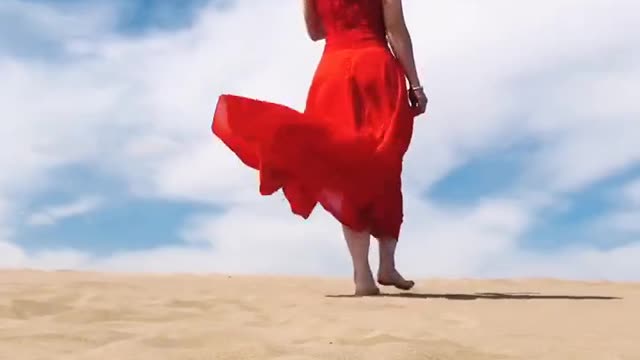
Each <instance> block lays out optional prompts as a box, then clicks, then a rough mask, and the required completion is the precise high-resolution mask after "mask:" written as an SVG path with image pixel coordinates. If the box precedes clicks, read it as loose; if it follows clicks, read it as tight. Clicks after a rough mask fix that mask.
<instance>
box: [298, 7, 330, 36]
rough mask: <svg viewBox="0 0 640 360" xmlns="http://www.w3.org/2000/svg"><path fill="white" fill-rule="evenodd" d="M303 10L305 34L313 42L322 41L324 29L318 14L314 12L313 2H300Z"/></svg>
mask: <svg viewBox="0 0 640 360" xmlns="http://www.w3.org/2000/svg"><path fill="white" fill-rule="evenodd" d="M302 1H303V8H304V21H305V23H306V25H307V33H308V34H309V37H310V38H311V40H313V41H318V40H322V39H324V38H325V32H324V28H323V26H322V22H321V21H320V17H319V16H318V12H317V11H316V2H315V0H302Z"/></svg>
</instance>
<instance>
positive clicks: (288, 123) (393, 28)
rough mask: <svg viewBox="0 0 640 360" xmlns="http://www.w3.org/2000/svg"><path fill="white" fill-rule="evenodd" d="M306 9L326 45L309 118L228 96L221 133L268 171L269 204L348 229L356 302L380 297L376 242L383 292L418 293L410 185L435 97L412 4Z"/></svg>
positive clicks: (326, 1) (371, 0)
mask: <svg viewBox="0 0 640 360" xmlns="http://www.w3.org/2000/svg"><path fill="white" fill-rule="evenodd" d="M303 1H304V3H303V4H304V6H303V8H304V18H305V21H306V25H307V31H308V34H309V37H310V38H311V39H312V40H314V41H318V40H322V39H324V40H325V49H324V53H323V55H322V59H321V61H320V63H319V64H318V67H317V69H316V72H315V75H314V78H313V81H312V84H311V87H310V89H309V93H308V97H307V103H306V107H305V110H304V113H299V112H297V111H295V110H293V109H291V108H288V107H286V106H283V105H280V104H274V103H269V102H265V101H260V100H254V99H248V98H245V97H241V96H235V95H222V96H220V98H219V100H218V104H217V106H216V111H215V114H214V118H213V125H212V129H213V132H214V134H215V135H216V136H218V137H219V138H220V139H221V140H222V141H223V142H224V143H225V144H226V145H227V146H228V147H229V148H230V149H231V150H232V151H233V152H234V153H235V154H236V155H237V156H238V157H239V158H240V160H242V161H243V162H244V163H245V164H246V165H248V166H250V167H252V168H255V169H257V170H259V174H260V193H261V194H262V195H270V194H273V193H274V192H276V191H278V190H280V189H282V190H283V193H284V195H285V197H286V198H287V200H288V202H289V204H290V206H291V210H292V212H293V213H295V214H297V215H300V216H302V217H303V218H305V219H306V218H307V217H308V216H309V215H310V214H311V211H312V210H313V208H314V207H315V206H316V204H318V203H319V204H321V206H322V207H323V208H324V209H325V210H327V211H328V212H329V213H331V214H332V215H333V216H334V217H335V218H336V219H337V220H338V221H339V222H340V223H341V224H342V228H343V233H344V237H345V239H346V242H347V245H348V248H349V252H350V253H351V258H352V262H353V270H354V282H355V293H356V295H361V296H362V295H376V294H379V292H380V290H379V288H378V286H377V285H376V281H375V280H374V278H373V274H372V272H371V268H370V266H369V259H368V254H369V242H370V237H371V236H373V237H375V238H377V239H378V242H379V246H380V266H379V268H378V274H377V283H378V284H380V285H383V286H395V287H396V288H399V289H403V290H409V289H411V288H412V287H413V285H414V282H413V281H410V280H406V279H404V278H403V277H402V275H400V273H399V272H398V271H397V269H396V265H395V252H396V244H397V241H398V237H399V234H400V227H401V224H402V220H403V208H402V207H403V205H402V190H401V179H400V178H401V172H402V160H403V157H404V154H405V152H406V151H407V148H408V146H409V143H410V140H411V136H412V132H413V118H414V117H415V116H417V115H420V114H422V113H424V112H425V110H426V106H427V97H426V96H425V93H424V91H423V88H422V86H421V85H420V81H419V79H418V75H417V72H416V66H415V64H414V59H413V50H412V44H411V38H410V36H409V33H408V31H407V28H406V25H405V22H404V16H403V9H402V1H401V0H303ZM407 81H408V83H409V85H408V86H409V90H408V91H407Z"/></svg>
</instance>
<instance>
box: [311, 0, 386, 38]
mask: <svg viewBox="0 0 640 360" xmlns="http://www.w3.org/2000/svg"><path fill="white" fill-rule="evenodd" d="M316 8H317V11H318V15H319V16H320V18H321V20H322V24H323V26H324V30H325V32H326V39H327V44H328V45H331V44H334V43H340V44H345V45H346V44H350V45H357V44H358V43H361V42H369V41H376V42H383V41H385V26H384V16H383V9H382V0H316Z"/></svg>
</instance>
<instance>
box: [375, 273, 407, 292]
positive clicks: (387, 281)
mask: <svg viewBox="0 0 640 360" xmlns="http://www.w3.org/2000/svg"><path fill="white" fill-rule="evenodd" d="M378 284H380V285H383V286H394V287H396V288H397V289H400V290H411V288H413V286H414V285H415V282H413V281H412V280H406V279H405V278H404V277H402V275H400V273H399V272H398V271H397V270H395V269H394V270H391V271H381V272H379V273H378Z"/></svg>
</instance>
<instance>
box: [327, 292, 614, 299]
mask: <svg viewBox="0 0 640 360" xmlns="http://www.w3.org/2000/svg"><path fill="white" fill-rule="evenodd" d="M326 297H329V298H357V297H360V296H356V295H326ZM371 297H393V298H409V299H446V300H620V299H622V298H620V297H615V296H597V295H596V296H590V295H543V294H540V293H529V292H522V293H500V292H480V293H472V294H455V293H443V294H436V293H433V294H431V293H429V294H423V293H412V292H409V293H393V294H385V293H382V294H379V295H372V296H371Z"/></svg>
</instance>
